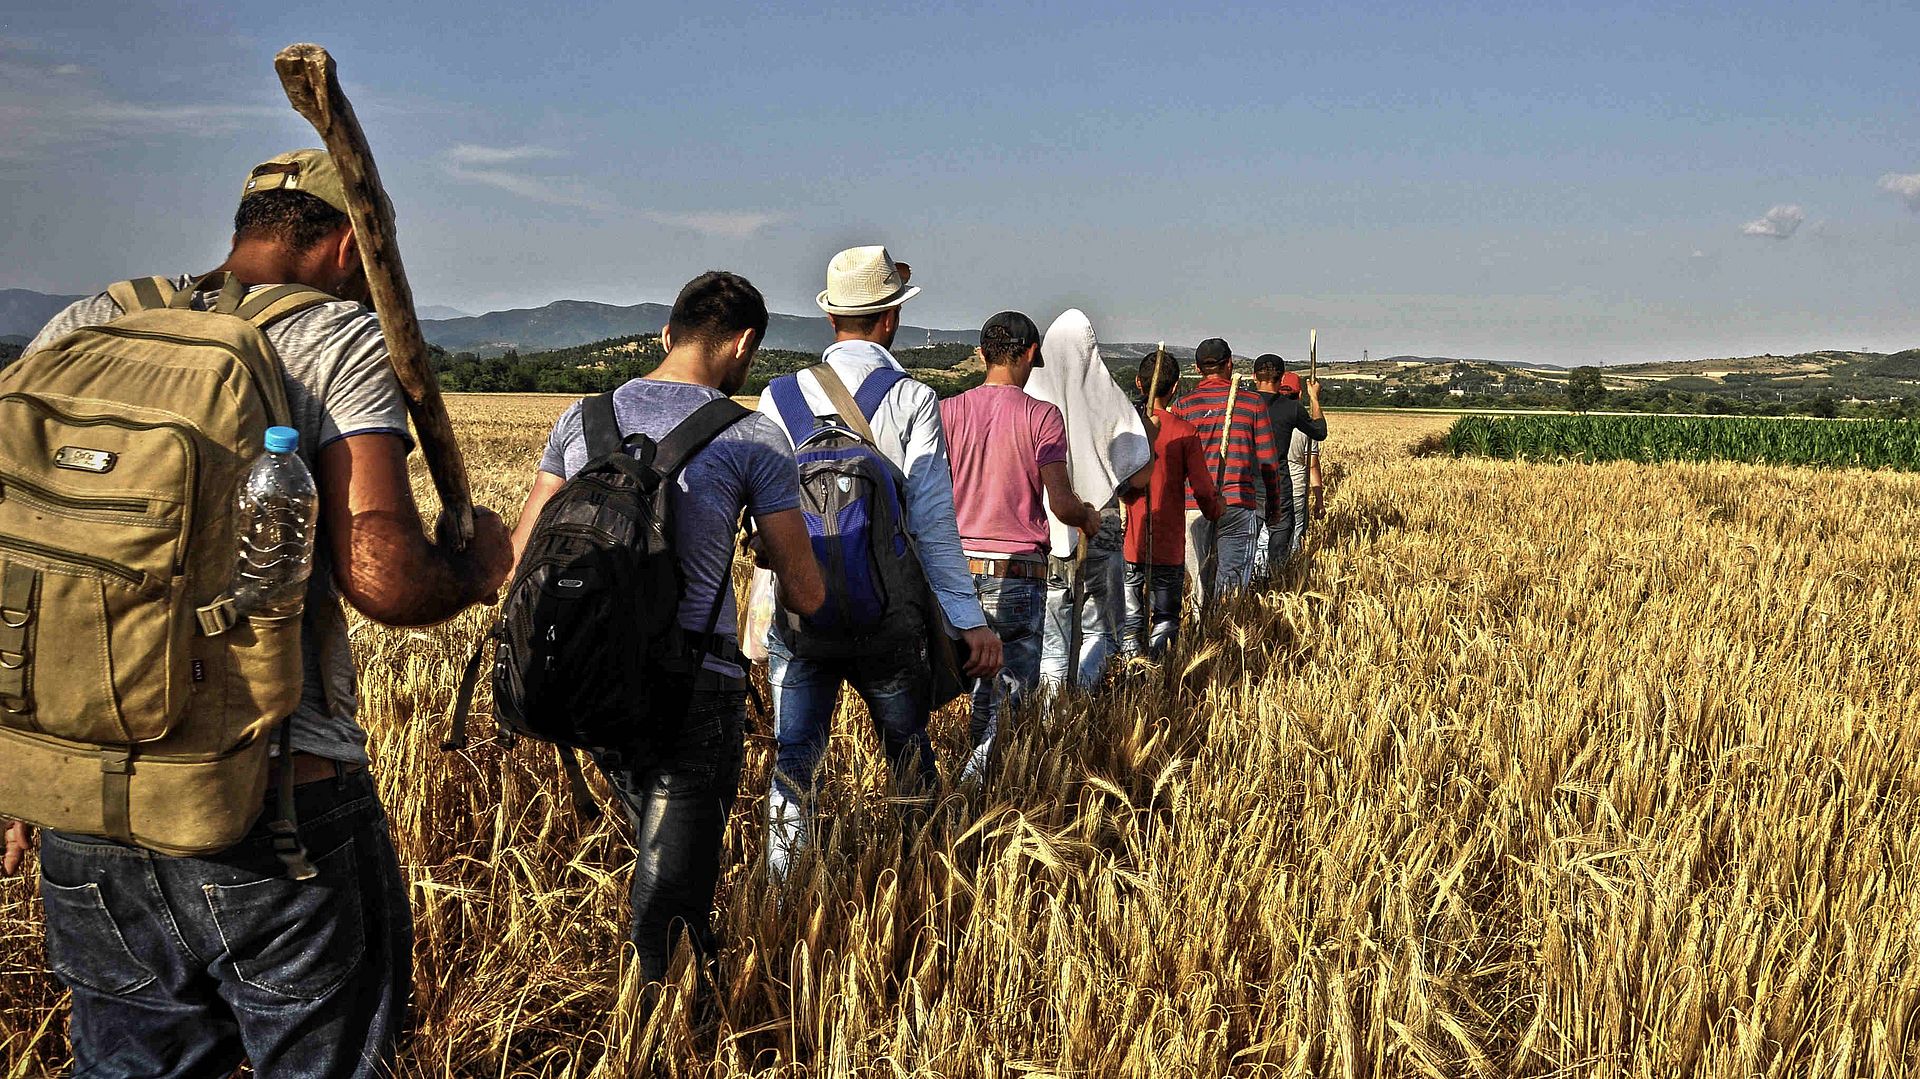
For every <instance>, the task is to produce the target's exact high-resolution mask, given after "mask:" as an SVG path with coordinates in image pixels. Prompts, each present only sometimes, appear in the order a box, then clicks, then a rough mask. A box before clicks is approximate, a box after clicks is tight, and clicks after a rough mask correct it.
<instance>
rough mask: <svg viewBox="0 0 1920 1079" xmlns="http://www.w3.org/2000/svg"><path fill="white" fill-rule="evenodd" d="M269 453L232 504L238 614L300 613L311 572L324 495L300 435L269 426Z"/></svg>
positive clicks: (256, 462) (255, 466)
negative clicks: (305, 457) (310, 468)
mask: <svg viewBox="0 0 1920 1079" xmlns="http://www.w3.org/2000/svg"><path fill="white" fill-rule="evenodd" d="M266 442H267V451H266V452H265V453H263V454H261V455H260V456H259V457H258V458H257V459H255V460H254V462H253V467H252V468H251V469H249V470H248V471H247V474H246V476H244V477H243V478H242V479H241V481H240V490H239V494H238V497H237V498H236V499H235V500H234V518H233V521H234V527H235V528H236V529H238V530H239V537H238V538H239V541H240V542H239V551H238V555H237V557H236V559H235V561H234V567H233V589H232V594H233V600H234V614H235V615H236V616H240V617H244V616H246V615H250V614H253V613H255V612H258V611H273V610H293V609H297V608H298V606H299V605H300V603H301V602H303V601H304V600H305V599H306V596H307V575H308V574H309V573H311V572H312V571H313V529H314V523H315V520H316V518H317V517H318V516H319V512H320V497H319V494H318V493H317V492H316V491H315V489H314V486H313V475H312V473H310V472H308V471H307V466H306V464H305V463H304V462H302V461H301V460H300V457H299V454H298V453H296V452H295V451H296V450H298V449H299V446H300V432H298V431H295V430H294V429H293V428H291V427H269V428H267V439H266Z"/></svg>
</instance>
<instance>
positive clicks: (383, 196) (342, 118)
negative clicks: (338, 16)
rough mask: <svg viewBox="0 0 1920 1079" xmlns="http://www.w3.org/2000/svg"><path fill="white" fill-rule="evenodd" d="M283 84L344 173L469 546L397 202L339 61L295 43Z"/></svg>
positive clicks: (375, 281)
mask: <svg viewBox="0 0 1920 1079" xmlns="http://www.w3.org/2000/svg"><path fill="white" fill-rule="evenodd" d="M273 66H274V70H276V71H278V72H279V73H280V85H281V86H282V87H283V88H284V89H285V90H286V92H287V100H288V101H289V102H291V103H292V105H293V111H295V112H297V113H299V114H300V115H301V116H304V117H306V120H307V122H308V123H310V124H312V125H313V129H314V130H315V131H316V132H318V133H319V134H320V138H321V141H322V142H324V143H325V144H326V147H327V153H328V154H329V155H330V156H332V158H333V164H334V167H335V168H336V169H338V170H339V171H340V180H341V183H342V185H343V186H344V187H345V188H346V192H347V217H348V218H349V219H350V220H352V222H353V236H354V240H355V241H356V242H357V244H358V246H359V248H360V265H361V267H362V268H364V269H365V270H366V275H367V291H368V292H369V293H371V294H372V297H373V309H374V312H375V313H376V314H378V315H379V316H380V333H381V335H382V336H384V337H385V338H386V340H387V361H388V362H389V363H391V364H392V365H393V373H394V374H395V375H396V376H398V377H399V379H400V388H401V390H403V391H404V392H405V394H406V398H407V412H408V413H409V414H411V415H412V417H413V426H414V429H415V431H416V432H418V434H419V436H420V452H421V454H422V455H424V456H425V457H426V459H427V471H428V472H429V473H430V474H431V475H432V476H433V489H434V490H435V491H437V492H439V494H440V506H441V518H440V519H441V522H442V526H443V527H444V526H445V525H447V524H448V523H451V525H452V528H453V530H454V537H453V538H455V539H457V541H458V543H459V545H460V546H461V547H462V548H464V547H465V546H466V545H467V543H468V541H470V540H472V539H473V495H472V492H471V490H470V489H469V487H468V483H467V462H466V459H465V458H464V457H462V456H461V454H460V443H459V441H458V440H457V439H456V438H454V434H453V421H452V419H451V418H449V417H448V416H447V406H446V402H445V401H443V400H441V398H440V383H439V380H438V379H436V378H435V377H434V374H433V366H432V364H431V363H429V362H428V360H427V342H426V338H424V337H422V336H421V335H420V320H419V318H418V317H417V316H416V315H415V314H414V310H413V289H412V288H411V287H409V286H408V284H407V272H406V269H405V268H404V267H402V266H401V264H400V245H399V241H398V238H397V236H396V235H395V230H394V223H393V203H391V202H389V201H388V200H387V192H386V190H385V189H384V188H382V187H381V186H380V171H379V170H378V169H376V168H375V167H374V164H373V151H372V150H371V149H369V148H368V146H367V136H366V133H365V132H364V131H362V130H361V129H360V121H359V120H358V119H357V118H355V116H354V115H353V105H352V103H350V102H349V101H348V100H347V95H346V94H345V93H343V92H341V90H340V79H339V78H338V76H337V75H336V74H335V72H334V64H333V57H331V56H329V55H327V50H325V49H323V48H321V47H320V46H318V45H289V46H287V47H286V48H284V49H281V50H280V54H279V55H278V56H275V57H274V58H273Z"/></svg>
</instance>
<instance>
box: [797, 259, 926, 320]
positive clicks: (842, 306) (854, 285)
mask: <svg viewBox="0 0 1920 1079" xmlns="http://www.w3.org/2000/svg"><path fill="white" fill-rule="evenodd" d="M918 295H920V286H919V285H909V284H907V283H906V281H905V280H903V279H902V278H901V277H900V268H899V267H897V266H895V265H894V264H893V256H891V255H889V254H887V249H886V248H884V247H850V248H848V249H846V250H845V251H842V252H840V253H839V254H837V255H835V256H833V261H832V262H829V263H827V287H826V289H825V291H823V292H821V293H820V295H819V297H818V298H816V299H815V300H814V302H815V303H817V304H819V305H820V310H822V311H825V312H826V313H827V314H829V315H877V314H879V313H880V312H882V311H885V310H887V309H888V308H891V307H899V306H900V305H901V304H903V303H906V302H907V301H908V300H911V299H913V298H914V297H915V296H918Z"/></svg>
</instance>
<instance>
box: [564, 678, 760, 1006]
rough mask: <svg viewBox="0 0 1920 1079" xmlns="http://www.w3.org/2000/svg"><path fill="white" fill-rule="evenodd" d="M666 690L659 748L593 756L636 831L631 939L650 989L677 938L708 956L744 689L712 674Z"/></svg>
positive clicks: (659, 707) (657, 712)
mask: <svg viewBox="0 0 1920 1079" xmlns="http://www.w3.org/2000/svg"><path fill="white" fill-rule="evenodd" d="M663 689H664V691H663V692H660V693H658V694H657V695H656V696H655V698H654V701H653V708H652V712H653V714H652V715H651V716H648V717H646V720H645V722H646V723H647V724H648V727H647V729H649V730H652V731H658V732H661V733H662V736H661V737H660V738H659V739H658V740H654V741H650V742H649V743H648V744H647V745H646V746H644V747H634V748H629V749H626V750H609V751H604V752H600V753H596V754H595V755H594V759H595V761H596V762H597V763H598V764H599V765H600V770H601V772H602V773H604V774H605V775H606V777H607V782H608V783H610V784H612V786H613V789H614V791H615V793H617V794H618V795H619V796H620V801H621V803H622V804H623V805H624V806H625V807H626V810H627V819H628V820H629V821H631V822H632V823H633V841H634V863H633V892H632V905H633V925H632V929H631V931H630V933H629V939H631V940H632V941H633V946H634V949H635V951H637V952H638V953H639V960H640V972H641V974H642V975H643V976H645V977H646V979H647V980H648V981H659V980H660V979H662V978H665V977H666V974H667V963H668V961H669V960H670V959H672V957H673V945H674V941H675V938H676V937H677V936H678V935H679V933H680V932H681V930H685V931H686V933H687V935H688V936H689V937H690V938H692V941H693V946H694V948H695V949H697V950H698V952H699V954H700V955H701V956H702V957H703V958H706V957H711V956H712V955H713V950H714V937H713V917H712V915H713V892H714V888H715V887H716V886H717V885H718V884H719V883H720V841H721V837H722V835H723V834H724V833H725V831H726V827H727V814H728V813H729V812H730V811H731V810H732V809H733V798H734V794H735V792H736V791H737V790H738V788H739V786H740V769H741V766H742V764H743V763H744V762H745V757H746V749H745V743H744V738H745V727H746V719H747V691H746V686H745V683H743V682H741V681H740V680H739V679H737V678H726V677H722V676H720V675H717V674H715V673H713V672H711V671H708V672H704V673H702V674H701V675H700V676H699V682H698V685H697V686H693V685H689V684H687V683H684V682H675V683H670V684H669V685H668V686H666V687H663Z"/></svg>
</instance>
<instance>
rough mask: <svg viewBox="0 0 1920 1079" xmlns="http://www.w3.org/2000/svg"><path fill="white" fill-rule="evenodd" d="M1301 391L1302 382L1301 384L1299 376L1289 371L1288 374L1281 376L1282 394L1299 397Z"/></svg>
mask: <svg viewBox="0 0 1920 1079" xmlns="http://www.w3.org/2000/svg"><path fill="white" fill-rule="evenodd" d="M1300 389H1301V382H1300V376H1299V375H1296V374H1294V373H1293V372H1292V371H1288V372H1287V373H1286V374H1284V375H1281V376H1280V392H1281V393H1284V394H1286V395H1287V396H1288V397H1298V396H1300Z"/></svg>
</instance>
